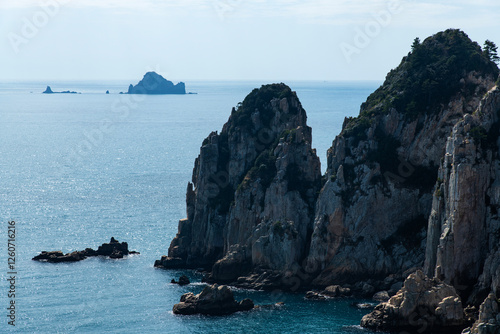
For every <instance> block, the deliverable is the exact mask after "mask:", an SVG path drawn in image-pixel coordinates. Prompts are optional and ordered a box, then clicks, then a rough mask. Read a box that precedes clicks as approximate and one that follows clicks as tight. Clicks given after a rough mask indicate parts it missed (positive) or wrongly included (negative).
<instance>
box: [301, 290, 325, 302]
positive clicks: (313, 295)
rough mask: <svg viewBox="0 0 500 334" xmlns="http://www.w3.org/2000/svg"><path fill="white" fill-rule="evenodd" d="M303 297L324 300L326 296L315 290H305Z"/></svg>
mask: <svg viewBox="0 0 500 334" xmlns="http://www.w3.org/2000/svg"><path fill="white" fill-rule="evenodd" d="M305 298H306V299H309V300H325V299H326V296H324V295H322V294H321V293H319V292H316V291H307V292H306V296H305Z"/></svg>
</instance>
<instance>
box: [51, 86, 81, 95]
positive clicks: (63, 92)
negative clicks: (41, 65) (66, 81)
mask: <svg viewBox="0 0 500 334" xmlns="http://www.w3.org/2000/svg"><path fill="white" fill-rule="evenodd" d="M42 94H81V93H78V92H73V91H69V90H65V91H62V92H53V91H52V89H51V88H50V86H47V88H46V89H45V90H44V91H43V92H42Z"/></svg>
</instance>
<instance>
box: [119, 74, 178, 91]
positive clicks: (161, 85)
mask: <svg viewBox="0 0 500 334" xmlns="http://www.w3.org/2000/svg"><path fill="white" fill-rule="evenodd" d="M128 94H153V95H158V94H186V86H185V84H184V82H179V83H178V84H176V85H174V83H173V82H172V81H168V80H167V79H165V78H164V77H162V76H161V75H159V74H158V73H156V72H147V73H146V74H145V75H144V77H143V78H142V80H141V81H139V83H138V84H137V85H135V86H134V85H132V84H131V85H130V86H129V87H128Z"/></svg>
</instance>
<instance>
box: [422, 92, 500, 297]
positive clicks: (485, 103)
mask: <svg viewBox="0 0 500 334" xmlns="http://www.w3.org/2000/svg"><path fill="white" fill-rule="evenodd" d="M499 119H500V89H498V88H497V87H496V88H494V89H492V90H491V91H490V92H489V93H488V94H486V96H485V97H484V98H483V100H482V101H481V104H480V106H479V108H478V109H477V110H476V111H475V112H474V113H472V114H466V115H465V116H464V117H462V118H461V119H460V120H459V121H458V122H457V123H456V124H455V126H454V127H453V130H452V132H451V135H450V137H449V138H448V140H447V143H446V151H445V154H444V156H443V160H442V163H441V164H440V169H439V174H438V182H437V184H436V187H435V191H434V196H433V203H432V212H431V216H430V219H429V227H428V238H427V249H426V261H425V271H426V274H427V275H429V276H436V277H439V278H440V279H442V280H444V281H446V282H448V283H452V284H454V285H455V286H457V287H459V288H461V289H462V292H463V293H462V295H463V296H464V297H468V296H469V294H470V292H471V290H472V289H473V288H474V291H472V292H473V293H472V295H471V298H472V299H471V300H470V302H472V303H474V304H476V305H478V304H479V303H481V302H482V301H483V300H484V298H485V297H486V296H487V295H488V294H489V292H490V291H493V292H494V293H498V294H499V296H500V275H499V274H500V261H499V260H500V253H499V249H498V247H499V245H500V239H499V238H500V220H499V218H498V209H499V207H500V160H499V142H498V139H499V128H500V122H499ZM478 280H479V281H478ZM476 282H477V284H476Z"/></svg>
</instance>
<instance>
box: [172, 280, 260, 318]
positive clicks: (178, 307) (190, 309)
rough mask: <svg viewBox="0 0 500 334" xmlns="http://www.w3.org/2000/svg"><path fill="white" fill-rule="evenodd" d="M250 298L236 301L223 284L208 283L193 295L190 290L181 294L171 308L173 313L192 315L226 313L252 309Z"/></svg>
mask: <svg viewBox="0 0 500 334" xmlns="http://www.w3.org/2000/svg"><path fill="white" fill-rule="evenodd" d="M253 307H254V305H253V302H252V300H250V299H244V300H242V301H241V302H237V301H236V300H235V299H234V296H233V292H232V291H231V289H229V287H227V286H225V285H221V286H219V285H217V284H214V285H208V286H206V287H205V288H204V289H203V291H202V292H200V293H199V294H197V295H195V294H193V293H192V292H189V293H186V294H184V295H182V297H181V300H180V303H178V304H175V305H174V306H173V308H172V310H173V312H174V314H181V315H192V314H205V315H228V314H232V313H235V312H239V311H249V310H251V309H253Z"/></svg>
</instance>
